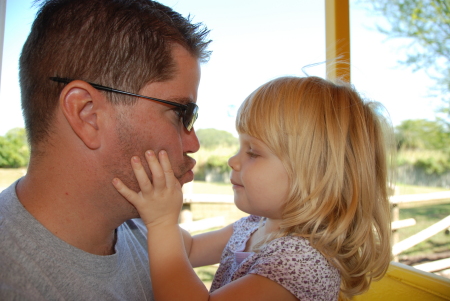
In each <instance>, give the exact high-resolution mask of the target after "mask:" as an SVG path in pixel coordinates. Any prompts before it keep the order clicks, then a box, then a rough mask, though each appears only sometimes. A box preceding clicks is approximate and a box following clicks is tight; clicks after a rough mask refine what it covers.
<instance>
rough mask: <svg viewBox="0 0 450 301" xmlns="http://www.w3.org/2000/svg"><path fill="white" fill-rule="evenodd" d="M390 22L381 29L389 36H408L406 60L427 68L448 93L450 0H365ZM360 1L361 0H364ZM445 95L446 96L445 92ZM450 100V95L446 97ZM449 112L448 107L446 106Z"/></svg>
mask: <svg viewBox="0 0 450 301" xmlns="http://www.w3.org/2000/svg"><path fill="white" fill-rule="evenodd" d="M361 1H362V2H364V3H368V4H369V9H370V11H372V12H375V13H377V14H381V15H382V16H384V17H385V18H386V19H387V21H388V23H389V25H388V26H386V27H383V26H378V30H379V31H380V32H382V33H384V34H386V35H388V36H389V38H408V39H410V40H411V43H410V45H409V46H408V47H406V56H407V58H406V60H404V61H401V62H400V63H401V64H403V65H406V66H409V67H412V68H413V70H414V71H416V70H419V69H423V70H425V71H431V73H430V72H429V75H430V76H431V77H432V78H433V79H435V80H436V82H437V83H438V86H439V89H440V90H441V91H442V92H443V94H444V95H449V92H450V0H361ZM361 1H360V2H361ZM444 97H445V96H444ZM443 100H444V101H445V102H447V103H449V99H448V98H447V99H443ZM445 111H446V112H447V113H449V111H448V108H447V109H445Z"/></svg>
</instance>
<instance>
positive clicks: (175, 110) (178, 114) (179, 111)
mask: <svg viewBox="0 0 450 301" xmlns="http://www.w3.org/2000/svg"><path fill="white" fill-rule="evenodd" d="M173 111H174V112H175V114H177V116H178V118H181V113H182V111H181V109H180V108H174V109H173Z"/></svg>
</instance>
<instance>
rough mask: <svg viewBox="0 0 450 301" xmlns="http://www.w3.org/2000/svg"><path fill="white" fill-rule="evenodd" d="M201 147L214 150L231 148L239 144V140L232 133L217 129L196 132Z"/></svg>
mask: <svg viewBox="0 0 450 301" xmlns="http://www.w3.org/2000/svg"><path fill="white" fill-rule="evenodd" d="M195 133H196V134H197V137H198V140H199V141H200V146H201V147H202V148H206V149H213V148H217V147H220V146H223V147H231V146H236V145H238V144H239V140H238V139H237V138H236V137H234V136H233V134H231V133H230V132H227V131H222V130H217V129H199V130H196V131H195Z"/></svg>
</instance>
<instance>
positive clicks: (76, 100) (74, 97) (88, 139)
mask: <svg viewBox="0 0 450 301" xmlns="http://www.w3.org/2000/svg"><path fill="white" fill-rule="evenodd" d="M105 101H106V99H105V97H104V96H103V94H102V93H100V92H99V91H97V90H96V89H95V88H93V87H92V86H91V85H89V84H88V83H86V82H84V81H81V80H75V81H72V82H70V83H68V84H67V85H66V86H65V87H64V89H63V90H62V91H61V94H60V97H59V102H60V103H59V104H60V107H61V110H62V112H63V114H64V116H65V117H66V120H67V122H68V123H69V125H70V126H71V127H72V130H73V131H74V132H75V133H76V134H77V136H78V137H79V138H80V139H81V140H82V141H83V143H84V144H85V145H86V146H87V147H88V148H90V149H97V148H99V147H100V141H101V139H100V137H99V123H98V117H99V113H100V110H101V109H102V108H104V106H103V104H104V102H105Z"/></svg>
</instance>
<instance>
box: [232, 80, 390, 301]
mask: <svg viewBox="0 0 450 301" xmlns="http://www.w3.org/2000/svg"><path fill="white" fill-rule="evenodd" d="M381 109H382V106H381V105H380V104H377V103H374V102H364V101H363V100H362V99H361V97H360V96H359V94H358V93H357V92H356V91H355V90H354V89H353V87H352V86H350V85H349V84H346V83H333V82H331V81H328V80H324V79H321V78H318V77H312V76H311V77H304V78H298V77H282V78H278V79H275V80H272V81H270V82H268V83H266V84H264V85H262V86H261V87H259V88H258V89H257V90H256V91H254V92H253V93H252V94H251V95H250V96H249V97H248V98H247V99H246V100H245V101H244V103H243V104H242V106H241V107H240V109H239V112H238V117H237V120H236V127H237V130H238V132H239V133H246V134H249V135H251V136H254V137H255V138H257V139H260V140H261V141H263V142H264V143H266V144H267V146H268V147H269V148H270V149H271V151H273V152H274V153H275V155H277V156H278V157H279V158H280V160H281V161H282V162H283V164H284V166H285V168H286V170H287V172H288V175H289V179H290V194H289V197H288V199H287V201H286V205H285V208H284V212H283V220H282V225H281V228H280V231H279V232H278V233H275V234H274V235H272V236H271V237H270V238H269V240H271V239H273V238H276V237H280V236H285V235H299V236H302V237H305V238H308V239H309V241H310V243H311V245H312V246H313V247H315V248H316V249H318V250H319V251H320V252H321V253H322V254H323V255H324V256H325V257H326V258H328V260H329V261H330V262H331V263H332V264H333V265H334V266H336V267H337V268H338V269H339V270H340V273H341V278H342V281H341V297H344V298H350V297H351V296H353V295H356V294H360V293H362V292H364V291H365V290H367V289H368V288H369V286H370V283H371V280H372V278H374V279H379V278H381V277H382V276H383V275H384V273H385V272H386V270H387V268H388V266H389V262H390V260H391V242H390V234H391V228H390V222H391V219H390V206H389V195H388V192H389V190H390V189H389V183H388V180H389V179H390V177H389V171H390V170H391V168H389V164H390V162H389V160H388V159H389V158H391V157H389V156H388V154H389V153H387V152H386V149H389V148H391V150H392V151H394V149H395V147H394V144H393V143H392V142H393V140H389V139H392V137H393V135H392V127H391V126H390V123H389V121H388V119H387V118H384V117H383V116H382V114H380V112H381ZM386 137H390V138H389V139H386Z"/></svg>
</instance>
